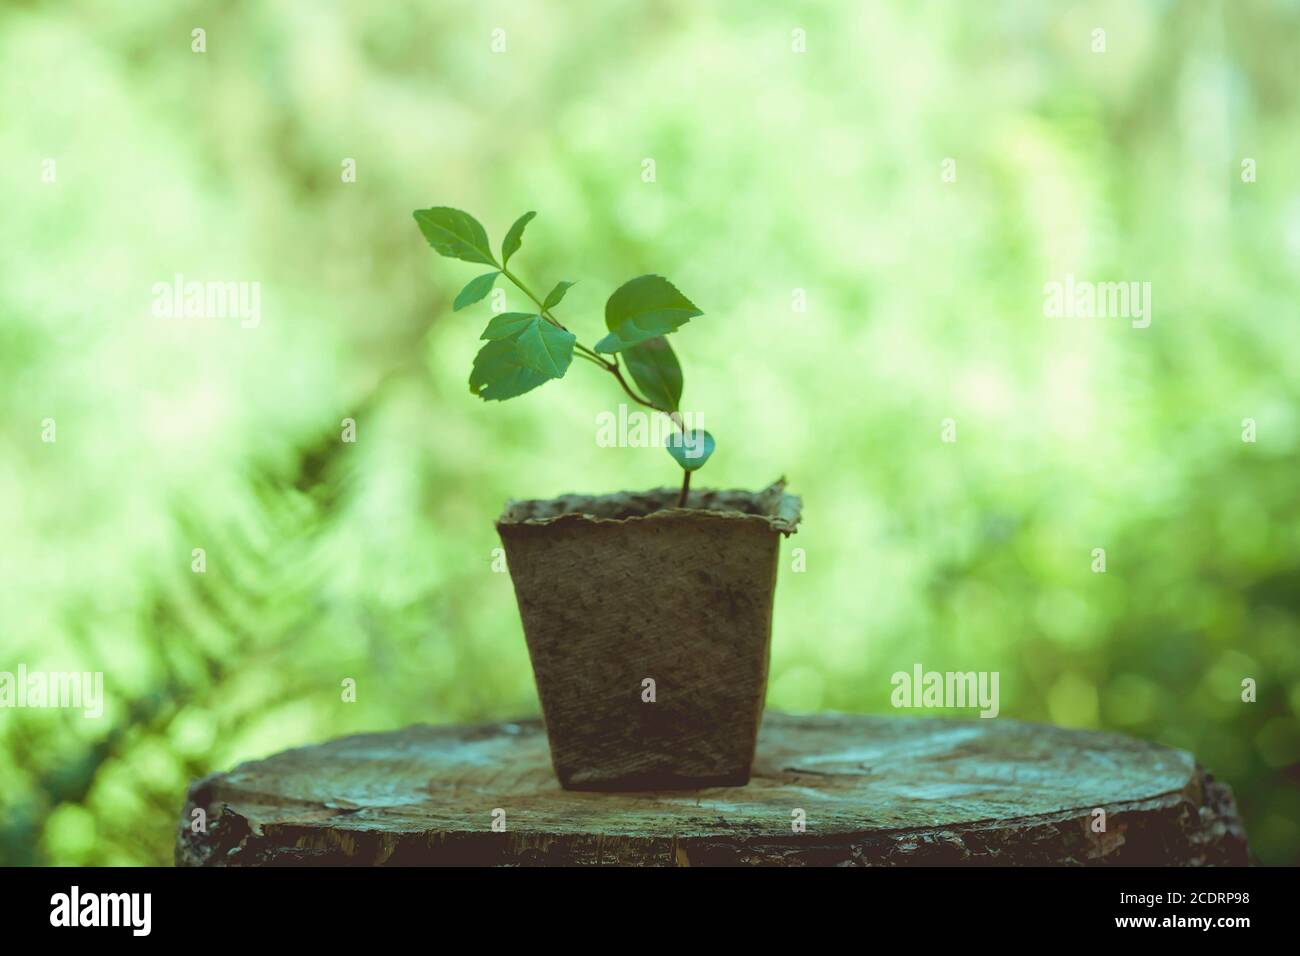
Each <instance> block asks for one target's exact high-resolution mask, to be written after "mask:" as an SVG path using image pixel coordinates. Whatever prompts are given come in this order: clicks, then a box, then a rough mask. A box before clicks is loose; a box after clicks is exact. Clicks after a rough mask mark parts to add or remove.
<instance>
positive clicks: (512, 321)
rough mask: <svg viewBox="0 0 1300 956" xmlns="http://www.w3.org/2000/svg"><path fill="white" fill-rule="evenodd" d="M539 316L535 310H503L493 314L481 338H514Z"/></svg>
mask: <svg viewBox="0 0 1300 956" xmlns="http://www.w3.org/2000/svg"><path fill="white" fill-rule="evenodd" d="M535 318H537V313H535V312H502V313H501V314H500V315H494V316H492V321H491V322H489V323H488V324H487V328H486V329H484V330H483V334H482V335H480V336H479V338H480V339H513V338H514V337H515V336H517V335H518V334H519V333H520V332H522V331H523V330H524V329H526V328H528V325H529V323H531V322H532V321H533V319H535Z"/></svg>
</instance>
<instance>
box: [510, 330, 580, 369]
mask: <svg viewBox="0 0 1300 956" xmlns="http://www.w3.org/2000/svg"><path fill="white" fill-rule="evenodd" d="M577 340H578V337H577V336H576V335H574V334H573V333H572V332H568V331H565V330H564V329H562V328H560V327H558V326H556V325H555V324H553V323H551V322H548V321H546V320H545V319H543V318H542V317H541V316H534V317H533V321H532V322H530V323H529V324H528V325H527V326H525V328H524V330H523V331H522V332H521V333H520V334H519V337H518V338H516V339H515V340H514V341H515V345H516V347H517V348H518V350H519V358H520V360H521V361H522V362H523V363H524V365H525V366H527V367H528V368H530V369H533V370H534V371H538V372H542V373H543V374H545V375H547V376H549V377H551V378H563V377H564V373H565V372H567V371H568V370H569V363H570V362H572V361H573V343H574V342H576V341H577Z"/></svg>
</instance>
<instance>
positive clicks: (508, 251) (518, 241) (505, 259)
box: [501, 212, 537, 266]
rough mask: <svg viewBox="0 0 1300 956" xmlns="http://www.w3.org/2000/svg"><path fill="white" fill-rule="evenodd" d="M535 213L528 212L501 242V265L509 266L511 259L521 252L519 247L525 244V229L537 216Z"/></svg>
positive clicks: (517, 220)
mask: <svg viewBox="0 0 1300 956" xmlns="http://www.w3.org/2000/svg"><path fill="white" fill-rule="evenodd" d="M536 215H537V213H535V212H526V213H524V214H523V215H522V216H520V217H519V218H518V219H516V220H515V224H514V225H513V226H511V227H510V231H509V232H507V233H506V237H505V238H504V239H502V240H501V264H502V265H503V266H504V265H509V263H510V257H511V256H513V255H514V254H515V253H516V252H518V251H519V247H520V246H522V245H523V244H524V227H525V226H527V225H528V224H529V223H530V222H532V221H533V217H534V216H536Z"/></svg>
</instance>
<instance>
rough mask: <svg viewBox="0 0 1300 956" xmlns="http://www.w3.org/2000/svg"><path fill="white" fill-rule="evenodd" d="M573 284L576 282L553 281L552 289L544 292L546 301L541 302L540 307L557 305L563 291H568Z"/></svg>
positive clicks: (545, 307) (548, 307)
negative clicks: (553, 286)
mask: <svg viewBox="0 0 1300 956" xmlns="http://www.w3.org/2000/svg"><path fill="white" fill-rule="evenodd" d="M575 285H577V283H576V282H557V283H555V288H554V289H552V290H551V291H550V292H548V293H546V301H545V302H543V303H542V308H543V309H553V308H555V307H556V306H557V305H559V304H560V300H562V299H563V298H564V293H566V292H568V291H569V290H570V289H572V288H573V287H574V286H575Z"/></svg>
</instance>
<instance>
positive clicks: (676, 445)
mask: <svg viewBox="0 0 1300 956" xmlns="http://www.w3.org/2000/svg"><path fill="white" fill-rule="evenodd" d="M414 215H415V221H416V223H417V224H418V225H419V227H420V232H422V233H423V234H424V238H425V239H427V240H429V245H431V246H433V248H434V251H436V252H437V253H438V254H439V255H441V256H444V257H446V258H449V259H463V260H464V261H465V262H475V263H480V264H482V265H486V266H491V267H492V270H493V271H491V272H485V273H483V275H481V276H478V277H476V278H474V279H471V280H470V281H469V282H468V283H467V284H466V285H465V288H463V289H461V290H460V293H459V294H458V295H457V296H456V298H455V300H454V301H453V302H452V309H453V311H460V310H461V309H463V308H465V307H466V306H470V305H473V304H474V303H476V302H478V301H480V300H482V299H484V298H485V297H486V296H487V295H488V293H489V292H491V291H492V288H493V286H494V285H495V284H496V281H497V279H499V278H500V277H501V276H505V277H506V279H507V280H509V281H510V282H512V283H514V285H515V286H516V287H517V288H518V289H519V291H520V292H522V293H523V294H524V295H526V296H527V297H528V298H529V299H530V300H532V302H533V304H534V305H535V306H536V307H537V311H536V312H502V313H500V314H498V315H495V316H493V317H492V320H491V321H490V322H488V324H487V328H485V329H484V330H483V334H482V335H481V336H480V338H481V339H483V340H484V341H485V342H486V343H487V344H485V345H484V346H483V347H482V348H481V349H479V352H478V355H476V356H474V367H473V368H472V369H471V370H470V374H469V390H470V391H471V392H473V393H474V394H475V395H477V396H478V397H479V398H481V399H484V400H485V401H505V400H506V399H508V398H516V397H518V396H520V395H523V394H525V393H526V392H531V391H532V390H533V389H535V388H537V387H538V386H540V385H545V384H546V383H547V382H549V381H550V380H551V379H554V378H564V374H565V372H567V371H568V370H569V365H570V364H571V363H572V361H573V357H574V356H575V355H577V356H578V357H579V358H581V359H584V360H585V361H587V362H590V363H591V364H592V365H595V366H597V367H598V368H601V369H604V370H605V371H606V372H608V373H609V374H611V375H612V376H614V378H615V380H616V381H617V382H618V384H619V385H620V386H621V387H622V389H623V391H625V392H626V393H627V394H628V397H629V398H631V399H632V400H633V401H634V402H637V403H638V404H640V405H644V406H645V407H646V408H651V409H654V410H655V411H657V412H662V413H663V414H665V415H667V416H668V417H669V418H671V419H672V421H673V423H674V424H675V425H676V426H677V428H678V432H677V434H675V435H674V436H673V438H672V440H670V441H669V442H668V443H667V444H666V448H667V450H668V453H669V454H670V455H672V457H673V460H674V461H676V462H677V463H678V464H679V465H681V467H682V490H681V494H680V495H679V496H678V498H677V506H678V507H679V508H681V507H685V505H686V495H687V493H688V492H689V491H690V487H691V473H692V472H694V471H698V470H699V469H700V468H701V467H703V465H704V463H705V462H706V461H708V459H709V456H710V455H712V454H713V449H714V441H713V436H712V435H710V434H709V433H708V432H706V431H704V430H703V429H687V428H686V426H685V425H684V424H683V422H682V417H681V413H680V405H681V400H682V385H683V379H682V367H681V364H680V363H679V362H678V361H677V356H676V355H675V354H674V353H673V349H672V346H671V345H669V344H668V339H667V338H666V336H667V335H668V334H669V333H672V332H676V331H677V330H678V329H679V328H681V327H682V326H683V325H685V324H686V323H687V322H689V321H690V320H691V319H693V318H695V317H696V316H699V315H703V314H704V313H702V312H701V311H700V310H699V309H697V308H696V307H695V304H694V303H693V302H691V301H690V299H688V298H686V296H684V295H682V294H681V293H680V292H678V291H677V287H676V286H674V285H673V284H672V283H671V282H669V281H668V280H667V279H665V278H664V277H663V276H657V275H644V276H637V277H636V278H635V279H629V280H628V281H627V282H625V283H623V284H622V285H621V286H619V287H618V288H617V289H615V290H614V294H613V295H611V296H610V297H609V300H608V301H607V302H606V303H605V327H606V328H607V329H608V334H607V335H606V336H605V337H604V338H602V339H601V340H600V341H598V342H597V343H596V345H595V347H594V348H588V347H587V346H585V345H583V344H582V343H580V342H579V341H578V337H577V336H576V335H574V334H573V333H572V332H570V331H569V330H568V329H567V328H565V327H564V325H563V324H561V322H560V320H559V319H557V318H556V317H555V308H556V307H557V306H558V305H559V304H560V303H561V302H563V301H564V296H565V293H567V292H568V291H569V289H570V288H572V287H573V285H574V283H573V282H568V281H560V282H557V283H556V284H555V287H554V288H553V289H551V291H550V292H548V293H547V295H546V298H545V299H539V298H538V297H537V296H536V295H535V294H534V293H533V291H532V290H531V289H530V288H529V287H528V286H526V285H524V283H523V280H522V279H520V278H519V276H518V275H516V274H515V273H514V272H512V271H511V269H510V258H511V256H513V255H514V254H515V253H517V252H518V251H519V249H520V247H521V246H522V245H523V237H524V228H525V227H526V226H527V225H528V223H529V222H531V221H532V219H533V217H534V216H536V215H537V213H535V212H526V213H524V214H523V215H522V216H520V217H519V218H518V219H516V220H515V224H514V225H513V226H511V227H510V229H509V231H508V232H507V233H506V236H505V239H503V240H502V242H501V261H500V262H498V261H497V259H496V256H495V255H493V253H492V245H491V243H490V242H489V241H488V237H487V232H486V230H484V228H483V226H482V225H481V224H480V223H479V221H478V220H477V219H475V218H474V217H473V216H471V215H470V214H469V213H467V212H462V211H461V210H459V209H451V208H449V207H447V206H434V207H433V208H432V209H417V210H416V211H415V214H414ZM620 356H621V361H620ZM624 371H626V372H627V373H628V375H630V376H631V377H632V381H633V382H635V383H636V386H637V388H639V389H640V392H639V393H638V392H637V391H636V390H635V389H634V388H633V387H632V386H631V385H629V384H628V381H627V378H625V377H624V374H623V373H624Z"/></svg>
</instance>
